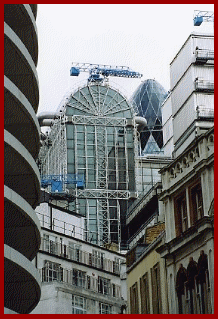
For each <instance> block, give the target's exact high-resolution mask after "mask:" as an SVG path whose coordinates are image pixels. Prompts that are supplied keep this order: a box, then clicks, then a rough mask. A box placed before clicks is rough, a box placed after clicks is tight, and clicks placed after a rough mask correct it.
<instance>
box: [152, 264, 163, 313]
mask: <svg viewBox="0 0 218 319" xmlns="http://www.w3.org/2000/svg"><path fill="white" fill-rule="evenodd" d="M151 282H152V305H153V314H161V313H162V302H161V284H160V264H159V263H157V265H155V266H154V267H153V268H152V269H151Z"/></svg>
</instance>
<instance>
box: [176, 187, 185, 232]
mask: <svg viewBox="0 0 218 319" xmlns="http://www.w3.org/2000/svg"><path fill="white" fill-rule="evenodd" d="M175 223H176V225H175V226H176V236H179V235H181V233H183V232H184V231H186V230H187V229H188V216H187V206H186V194H185V192H183V193H182V194H180V195H179V196H178V197H177V198H176V199H175Z"/></svg>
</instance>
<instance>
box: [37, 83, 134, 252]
mask: <svg viewBox="0 0 218 319" xmlns="http://www.w3.org/2000/svg"><path fill="white" fill-rule="evenodd" d="M61 111H62V112H61V113H60V116H59V117H58V118H56V119H54V121H53V123H52V126H51V128H50V132H49V134H48V136H47V139H46V140H45V141H44V142H43V146H42V147H41V151H40V156H39V162H40V164H41V173H42V175H52V174H53V175H54V174H55V175H69V174H77V175H79V176H84V180H85V188H84V189H81V188H78V187H77V186H78V185H77V183H73V184H72V185H71V187H70V188H69V186H68V183H64V185H63V191H66V192H67V193H68V194H70V195H72V198H74V199H75V200H74V202H73V203H71V204H70V205H71V206H72V210H74V211H75V212H76V213H77V214H80V215H82V216H84V217H85V227H86V229H87V233H88V232H89V231H90V233H96V234H97V235H96V238H95V242H96V244H98V245H102V246H103V245H105V244H107V243H110V242H116V243H117V244H118V245H120V240H121V221H120V218H121V217H120V216H121V209H120V202H121V201H127V200H128V199H129V198H130V196H131V193H134V192H135V187H136V185H135V156H136V155H137V153H138V147H139V134H138V133H137V125H136V123H135V113H136V110H134V109H133V107H132V105H130V104H129V102H128V101H127V99H126V98H125V97H124V96H122V95H121V94H120V92H118V91H117V90H114V89H113V88H112V87H111V86H109V85H107V84H105V85H102V84H95V85H93V83H92V84H91V83H90V84H88V85H86V86H84V87H82V88H79V89H77V90H76V91H75V92H73V93H72V94H71V95H70V97H69V98H68V99H66V102H65V104H64V105H63V106H62V107H61ZM48 139H49V141H50V143H48ZM49 145H50V146H49Z"/></svg>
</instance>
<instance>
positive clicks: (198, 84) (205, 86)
mask: <svg viewBox="0 0 218 319" xmlns="http://www.w3.org/2000/svg"><path fill="white" fill-rule="evenodd" d="M195 90H197V91H207V92H208V91H214V82H213V81H207V80H201V79H195Z"/></svg>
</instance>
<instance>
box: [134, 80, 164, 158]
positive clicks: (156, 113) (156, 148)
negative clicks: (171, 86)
mask: <svg viewBox="0 0 218 319" xmlns="http://www.w3.org/2000/svg"><path fill="white" fill-rule="evenodd" d="M166 96H167V91H166V90H165V89H164V88H163V86H162V85H160V84H159V83H158V82H157V81H155V80H150V79H149V80H145V81H143V82H142V83H141V84H140V85H139V87H138V88H137V89H136V91H135V92H134V94H133V96H132V97H131V101H133V102H134V103H136V105H137V108H138V110H139V113H138V115H139V116H142V117H144V118H145V119H146V120H147V127H146V128H145V130H144V131H142V132H141V149H142V155H144V154H155V153H159V152H161V149H162V147H163V132H162V115H161V105H162V103H163V101H164V100H165V98H166Z"/></svg>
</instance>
